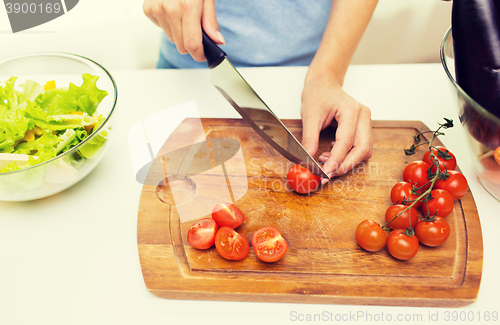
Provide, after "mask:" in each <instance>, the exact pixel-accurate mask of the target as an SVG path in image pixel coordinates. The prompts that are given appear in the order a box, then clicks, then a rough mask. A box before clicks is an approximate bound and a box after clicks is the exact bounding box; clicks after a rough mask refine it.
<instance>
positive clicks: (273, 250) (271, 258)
mask: <svg viewBox="0 0 500 325" xmlns="http://www.w3.org/2000/svg"><path fill="white" fill-rule="evenodd" d="M252 247H253V250H254V252H255V255H257V257H258V258H259V259H260V260H261V261H263V262H268V263H272V262H276V261H278V260H280V259H281V258H283V256H285V253H286V250H287V248H288V243H287V242H286V240H285V239H284V238H283V237H282V236H281V233H280V231H279V230H278V229H277V228H275V227H271V226H268V227H264V228H260V229H259V230H257V231H256V232H255V233H254V234H253V237H252Z"/></svg>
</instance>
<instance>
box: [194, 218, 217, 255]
mask: <svg viewBox="0 0 500 325" xmlns="http://www.w3.org/2000/svg"><path fill="white" fill-rule="evenodd" d="M218 229H219V227H217V224H216V223H215V220H214V219H212V218H203V219H200V220H198V221H196V222H195V223H194V224H193V225H192V226H191V228H189V231H188V233H187V241H188V243H190V244H191V246H193V247H194V248H197V249H207V248H210V247H212V246H213V245H214V244H215V234H216V233H217V230H218Z"/></svg>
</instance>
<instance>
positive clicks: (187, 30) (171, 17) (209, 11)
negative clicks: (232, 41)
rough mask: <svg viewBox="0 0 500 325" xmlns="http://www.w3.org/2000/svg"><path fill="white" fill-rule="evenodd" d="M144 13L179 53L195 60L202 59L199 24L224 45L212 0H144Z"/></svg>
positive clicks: (217, 41)
mask: <svg viewBox="0 0 500 325" xmlns="http://www.w3.org/2000/svg"><path fill="white" fill-rule="evenodd" d="M143 10H144V13H145V14H146V16H147V17H148V18H149V19H150V20H151V21H152V22H153V23H154V24H155V25H157V26H159V27H161V28H162V29H163V31H164V32H165V35H166V36H167V38H168V39H169V40H170V41H171V42H173V43H174V44H175V45H176V47H177V50H178V51H179V53H181V54H190V55H191V56H192V57H193V59H194V60H195V61H199V62H201V61H205V60H206V59H205V54H204V51H203V43H202V32H201V30H202V24H203V28H204V29H205V32H206V33H207V35H208V36H209V37H210V38H212V40H214V42H215V43H216V44H224V38H223V37H222V35H221V33H220V32H219V25H218V23H217V18H216V14H215V0H205V1H203V0H169V1H167V0H145V1H144V4H143Z"/></svg>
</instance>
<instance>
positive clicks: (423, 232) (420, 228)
mask: <svg viewBox="0 0 500 325" xmlns="http://www.w3.org/2000/svg"><path fill="white" fill-rule="evenodd" d="M415 235H416V236H417V238H418V241H419V242H420V243H422V244H424V245H425V246H430V247H436V246H439V245H441V244H442V243H444V242H445V241H446V239H448V237H449V236H450V225H449V224H448V221H446V220H445V219H443V218H440V217H436V218H435V219H434V221H425V220H422V221H420V222H419V223H418V225H417V226H416V227H415Z"/></svg>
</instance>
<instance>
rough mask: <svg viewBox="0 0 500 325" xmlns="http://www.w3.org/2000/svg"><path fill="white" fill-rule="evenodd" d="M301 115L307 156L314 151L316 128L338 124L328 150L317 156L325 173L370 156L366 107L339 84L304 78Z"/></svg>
mask: <svg viewBox="0 0 500 325" xmlns="http://www.w3.org/2000/svg"><path fill="white" fill-rule="evenodd" d="M301 116H302V125H303V132H302V145H303V146H304V148H305V149H306V150H307V151H308V152H309V153H310V154H311V156H314V155H315V154H316V153H317V151H318V143H319V133H320V131H321V130H323V129H324V128H326V127H327V126H329V125H331V124H334V123H336V124H337V125H338V127H337V130H336V133H335V141H334V142H333V143H332V145H333V147H332V150H331V151H330V152H324V153H322V154H321V155H320V156H319V161H321V162H324V166H323V170H324V171H325V173H326V174H327V175H328V176H330V177H332V176H339V175H343V174H345V173H347V172H348V171H350V170H351V169H352V168H354V166H356V165H357V164H358V163H360V162H362V161H364V160H366V159H368V158H370V157H371V154H372V141H373V140H372V130H371V128H372V127H371V113H370V110H369V109H368V107H366V106H365V105H363V104H361V103H359V102H357V101H356V100H355V99H354V98H352V97H351V96H349V95H348V94H347V93H346V92H345V91H344V90H343V89H342V86H341V85H338V84H336V83H334V82H329V81H325V80H318V79H315V80H310V81H307V82H306V84H305V86H304V89H303V91H302V107H301ZM326 182H327V180H326V179H325V180H323V183H326Z"/></svg>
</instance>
